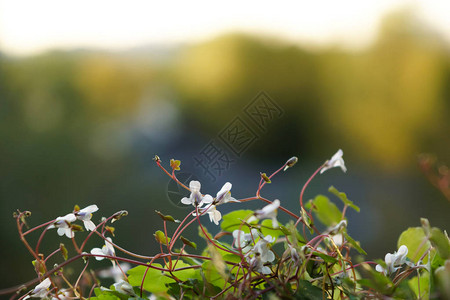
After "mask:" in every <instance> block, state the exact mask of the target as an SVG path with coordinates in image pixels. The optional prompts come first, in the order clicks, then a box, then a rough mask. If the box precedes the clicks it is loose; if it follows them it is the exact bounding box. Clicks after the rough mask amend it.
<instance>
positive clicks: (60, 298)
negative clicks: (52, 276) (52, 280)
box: [52, 289, 73, 300]
mask: <svg viewBox="0 0 450 300" xmlns="http://www.w3.org/2000/svg"><path fill="white" fill-rule="evenodd" d="M56 296H57V297H56ZM56 296H52V300H69V299H73V298H72V297H71V296H70V290H66V289H64V290H59V291H58V294H57V295H56Z"/></svg>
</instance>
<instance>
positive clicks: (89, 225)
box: [75, 204, 98, 231]
mask: <svg viewBox="0 0 450 300" xmlns="http://www.w3.org/2000/svg"><path fill="white" fill-rule="evenodd" d="M97 210H98V207H97V205H95V204H93V205H89V206H88V207H85V208H83V209H81V210H79V211H77V212H75V216H76V217H77V219H78V220H81V221H83V223H84V227H85V228H86V230H87V231H92V230H94V229H95V224H94V222H92V221H91V218H92V213H93V212H96V211H97Z"/></svg>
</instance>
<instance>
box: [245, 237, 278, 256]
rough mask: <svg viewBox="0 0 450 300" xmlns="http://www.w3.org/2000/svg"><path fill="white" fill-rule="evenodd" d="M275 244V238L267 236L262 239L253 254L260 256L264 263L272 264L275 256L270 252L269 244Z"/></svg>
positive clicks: (254, 248)
mask: <svg viewBox="0 0 450 300" xmlns="http://www.w3.org/2000/svg"><path fill="white" fill-rule="evenodd" d="M273 242H275V238H274V237H271V236H270V235H267V236H265V237H264V238H263V237H261V239H260V240H259V241H258V242H257V243H256V245H255V247H253V249H252V250H251V253H255V254H256V255H259V256H260V258H261V261H262V262H263V263H265V262H268V261H269V262H272V261H273V260H274V259H275V254H273V252H272V251H271V250H270V246H269V244H270V243H273Z"/></svg>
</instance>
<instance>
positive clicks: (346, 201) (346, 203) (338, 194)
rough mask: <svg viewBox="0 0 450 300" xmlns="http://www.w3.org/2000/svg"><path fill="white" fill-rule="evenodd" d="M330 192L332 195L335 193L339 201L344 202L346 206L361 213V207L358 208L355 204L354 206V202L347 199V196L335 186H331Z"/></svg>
mask: <svg viewBox="0 0 450 300" xmlns="http://www.w3.org/2000/svg"><path fill="white" fill-rule="evenodd" d="M328 191H329V192H330V193H333V194H334V195H336V196H337V197H338V198H339V199H341V200H342V202H344V204H345V205H347V206H350V207H351V208H353V209H354V210H356V211H357V212H359V211H360V209H359V207H358V206H356V205H355V204H353V201H351V200H350V199H348V198H347V195H346V194H345V193H343V192H339V191H338V190H337V189H336V188H335V187H334V186H330V188H329V189H328Z"/></svg>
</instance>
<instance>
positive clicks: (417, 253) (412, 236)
mask: <svg viewBox="0 0 450 300" xmlns="http://www.w3.org/2000/svg"><path fill="white" fill-rule="evenodd" d="M424 241H426V242H425V243H424ZM401 245H405V246H406V247H408V254H407V257H408V258H409V259H410V260H411V261H413V262H414V264H417V262H418V261H419V259H420V258H421V257H422V256H423V254H424V253H425V251H427V250H428V248H430V247H431V244H430V242H429V241H427V237H426V236H425V233H424V231H423V228H422V227H410V228H408V229H407V230H405V231H403V232H402V234H401V235H400V237H399V238H398V242H397V247H398V248H400V246H401ZM427 261H428V255H427V256H425V257H424V259H423V263H424V264H426V263H427Z"/></svg>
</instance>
